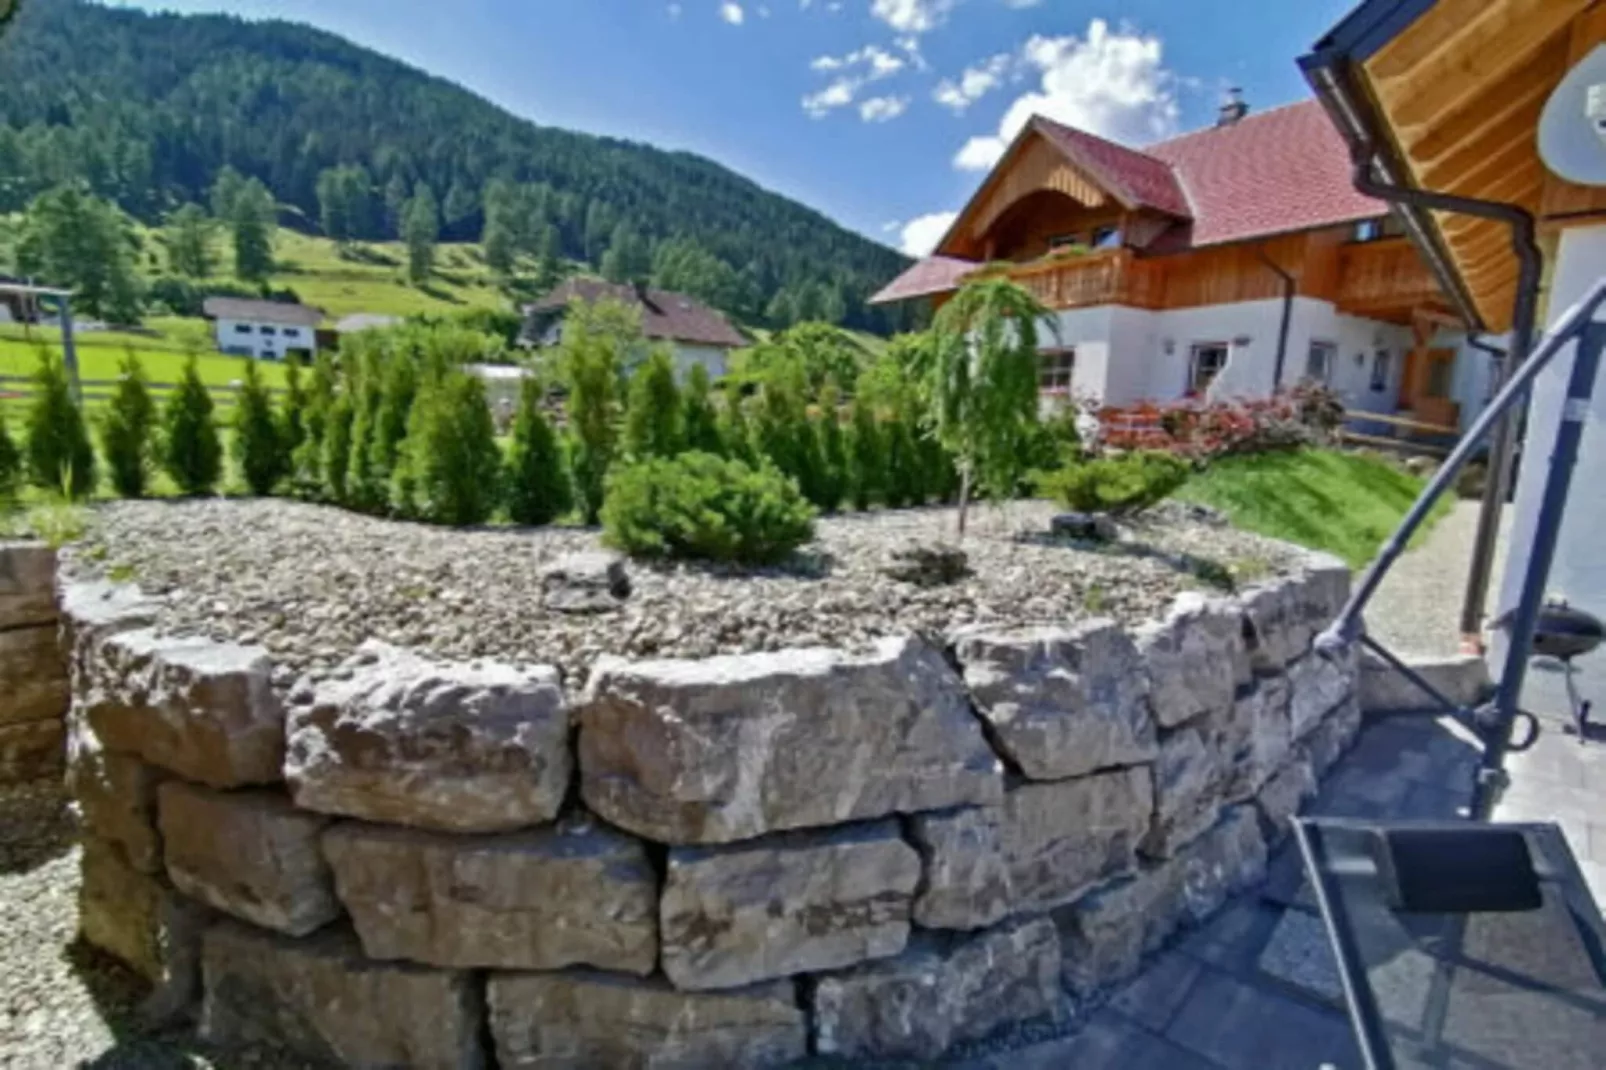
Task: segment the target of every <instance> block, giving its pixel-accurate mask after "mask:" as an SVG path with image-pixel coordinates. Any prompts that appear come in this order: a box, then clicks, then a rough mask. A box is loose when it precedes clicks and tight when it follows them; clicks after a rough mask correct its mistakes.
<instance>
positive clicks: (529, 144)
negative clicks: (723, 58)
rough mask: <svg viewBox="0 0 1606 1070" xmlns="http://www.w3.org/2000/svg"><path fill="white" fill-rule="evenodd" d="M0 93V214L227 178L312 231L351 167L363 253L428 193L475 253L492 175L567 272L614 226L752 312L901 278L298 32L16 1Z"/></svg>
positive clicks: (886, 261)
mask: <svg viewBox="0 0 1606 1070" xmlns="http://www.w3.org/2000/svg"><path fill="white" fill-rule="evenodd" d="M0 86H4V90H3V91H0V212H5V211H11V210H16V209H17V208H20V207H21V206H22V205H23V204H25V203H26V201H27V200H28V198H30V197H31V196H32V195H33V194H35V193H37V192H38V191H39V190H40V189H43V188H47V187H49V186H50V185H53V184H54V183H56V182H59V181H61V180H63V179H65V178H70V177H82V178H84V179H86V180H87V181H88V182H89V183H90V185H91V186H92V187H93V188H94V189H95V190H96V192H98V193H100V194H102V195H103V196H108V197H111V198H113V199H115V200H116V201H117V202H118V203H119V204H121V205H122V206H123V207H124V208H125V209H127V210H128V211H130V212H131V213H133V214H134V215H135V216H137V217H139V218H141V219H144V220H147V221H154V220H156V219H158V218H159V217H160V216H161V215H162V214H163V213H164V212H166V211H167V210H169V209H171V208H172V207H173V206H174V205H177V204H180V203H183V202H185V201H201V202H204V200H205V192H206V190H207V188H208V186H209V185H210V184H211V183H212V181H213V180H214V178H215V177H216V175H217V173H218V171H219V170H220V169H221V168H222V167H223V166H224V165H230V166H233V167H234V168H236V169H238V170H240V171H242V172H244V173H246V174H248V175H254V176H256V177H258V178H260V179H262V180H263V181H264V182H265V183H267V185H268V186H269V188H270V189H272V190H273V192H274V194H275V195H276V196H277V198H278V199H279V200H280V202H281V203H282V204H283V205H285V206H286V208H287V210H288V213H289V218H290V219H291V220H292V221H294V217H295V216H296V215H299V216H300V217H301V221H300V225H301V226H303V227H305V228H307V229H313V228H314V226H315V223H314V221H316V220H317V219H318V199H317V182H318V176H319V174H320V173H321V172H323V171H324V170H325V169H327V168H332V167H335V166H340V165H347V164H356V165H361V166H362V167H364V168H366V170H367V172H368V175H369V177H370V179H371V182H372V185H371V198H372V211H371V212H369V213H367V215H368V221H367V222H366V223H365V224H364V227H363V229H364V230H365V233H364V234H362V235H361V236H363V237H366V238H372V239H380V238H388V237H391V236H393V235H394V232H395V215H396V209H397V207H398V198H399V197H401V196H405V195H406V194H407V193H408V192H410V191H411V190H413V189H414V188H415V187H416V184H417V183H419V182H425V183H428V184H429V185H430V187H431V188H432V190H433V191H434V193H435V195H436V197H437V198H439V199H440V200H441V201H442V203H443V204H444V205H445V207H446V209H447V210H446V220H445V222H446V229H445V232H444V234H445V236H446V237H448V238H455V239H473V238H477V237H478V236H479V229H480V227H481V225H482V218H483V217H482V215H481V197H482V194H483V191H484V189H485V185H486V183H487V182H489V181H490V180H491V179H493V178H501V179H506V180H509V181H512V182H516V183H520V184H524V185H528V186H530V187H532V189H533V190H534V191H535V193H536V196H535V197H534V198H533V199H532V203H533V204H534V205H535V206H536V210H537V211H538V212H539V213H540V214H541V215H542V216H544V217H545V221H546V222H547V223H549V224H550V225H551V226H552V227H553V228H554V230H555V233H556V237H557V241H558V244H559V251H560V252H561V253H563V254H564V255H567V256H570V257H574V258H576V259H585V260H588V261H591V262H593V263H595V262H597V261H598V260H599V259H600V256H601V253H602V252H603V251H605V249H606V247H607V244H608V243H609V241H610V240H611V238H612V236H613V235H614V233H615V230H616V228H618V227H619V224H621V223H623V224H625V228H626V229H632V230H634V231H635V232H637V233H638V234H639V235H640V236H641V237H644V238H645V239H647V241H648V242H649V243H652V244H654V245H656V244H659V243H662V242H664V241H667V240H669V239H672V238H690V239H691V240H693V241H695V243H696V244H697V245H699V246H701V247H702V248H703V249H705V250H707V251H708V252H711V253H713V254H714V255H715V256H717V257H718V258H720V259H721V260H723V261H724V262H725V263H726V264H728V265H729V266H730V268H732V269H733V270H734V271H735V272H737V273H738V277H739V279H740V289H741V292H742V298H741V300H742V301H743V302H745V303H746V304H747V305H749V306H750V307H749V309H748V310H747V311H751V312H755V313H762V311H763V309H764V308H765V307H766V306H767V305H768V304H769V302H770V299H771V298H773V297H774V296H775V295H776V294H777V293H778V292H780V291H783V290H786V291H788V292H789V294H791V295H792V296H791V297H789V299H788V300H789V301H791V302H793V303H796V302H798V301H802V302H804V303H806V304H808V303H813V304H819V303H821V302H823V303H824V304H825V305H826V306H829V305H830V304H831V303H832V302H833V301H835V300H837V299H840V300H841V301H842V302H843V304H844V305H845V307H846V309H847V321H848V322H850V323H854V324H856V325H861V326H877V325H880V324H879V323H878V319H877V314H876V313H874V312H873V311H867V310H866V309H864V307H863V304H862V302H863V298H864V297H865V296H866V295H867V294H869V293H870V292H873V290H874V289H875V288H876V287H878V286H880V285H881V284H882V283H884V282H885V281H886V280H887V279H888V278H890V277H892V276H893V275H894V274H896V273H897V272H898V271H899V270H901V269H902V267H903V266H904V265H905V263H906V261H905V260H904V258H903V257H902V256H900V255H899V254H898V253H895V252H893V251H892V250H890V249H887V248H885V247H883V246H880V245H877V244H876V243H874V242H871V241H869V240H867V239H865V238H863V237H861V236H859V235H857V234H854V233H852V232H850V231H848V230H846V229H844V228H842V227H840V226H838V225H836V224H835V223H833V222H831V221H830V220H829V219H827V218H826V217H825V216H823V215H821V214H820V213H818V212H815V211H813V210H811V209H808V208H806V207H804V206H802V205H800V204H797V203H796V202H793V201H790V200H788V199H786V198H784V197H782V196H780V195H778V194H774V193H771V192H769V191H767V190H764V189H762V188H761V187H759V186H758V185H756V184H755V183H753V182H751V181H749V180H747V179H745V178H742V177H741V176H739V175H737V174H735V173H733V172H731V171H729V170H727V169H726V168H724V167H721V166H719V165H718V164H715V163H713V162H712V161H710V160H707V159H704V158H702V157H698V156H695V155H692V154H690V153H681V152H665V151H662V150H659V149H655V148H652V147H650V146H646V145H641V144H636V143H632V142H626V141H619V140H614V139H608V138H599V137H594V136H590V135H586V134H579V133H574V132H571V131H565V130H559V129H554V128H550V127H542V126H537V125H536V124H534V123H531V122H528V121H526V120H523V119H520V118H518V117H516V116H514V115H512V114H510V113H508V112H506V111H504V110H502V109H501V108H498V107H496V106H495V105H493V104H491V103H489V102H488V101H485V100H483V99H482V98H480V97H477V96H475V95H474V94H472V93H470V92H468V91H467V90H465V89H463V88H461V87H459V86H456V85H453V84H452V83H449V82H447V81H445V80H443V79H440V78H435V77H433V76H430V75H428V74H425V73H424V72H421V71H419V70H416V69H415V68H412V67H409V66H407V65H406V64H403V63H400V62H398V61H396V60H393V59H390V58H388V57H385V56H382V55H380V54H378V53H376V52H373V51H371V50H369V49H365V48H362V47H359V46H357V45H354V44H352V43H350V42H348V41H345V40H343V39H341V38H339V37H336V36H334V35H332V34H328V33H324V32H322V31H318V30H314V29H311V28H308V27H305V26H300V25H294V24H289V23H281V22H266V23H248V22H245V21H242V20H240V19H237V18H233V17H228V16H213V15H204V16H203V15H183V16H181V15H169V14H162V15H152V14H146V13H143V12H139V11H131V10H122V9H109V8H103V7H99V6H95V5H92V4H88V3H84V2H81V0H29V2H28V3H26V4H25V5H24V6H23V10H22V13H21V15H20V16H19V17H18V19H17V20H16V22H15V24H14V25H13V26H12V27H11V29H10V32H9V33H8V34H6V36H5V37H4V39H3V40H0Z"/></svg>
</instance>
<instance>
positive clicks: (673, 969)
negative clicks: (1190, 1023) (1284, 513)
mask: <svg viewBox="0 0 1606 1070" xmlns="http://www.w3.org/2000/svg"><path fill="white" fill-rule="evenodd" d="M1348 586H1349V573H1348V570H1347V569H1345V568H1344V566H1343V565H1342V564H1340V563H1339V562H1337V561H1334V560H1332V559H1327V558H1312V559H1311V560H1310V563H1309V566H1308V568H1307V569H1306V571H1305V572H1304V573H1303V574H1301V575H1299V576H1297V577H1294V578H1291V579H1286V580H1279V581H1276V582H1274V583H1270V584H1268V585H1265V586H1263V587H1260V588H1257V589H1255V590H1253V591H1250V592H1248V593H1246V594H1244V595H1243V596H1242V597H1239V598H1232V599H1228V598H1208V597H1205V596H1203V595H1198V594H1189V595H1184V596H1183V597H1181V598H1179V599H1178V600H1177V603H1176V605H1175V607H1174V609H1173V611H1172V612H1171V614H1170V615H1169V616H1168V617H1167V618H1166V619H1165V620H1163V621H1155V622H1153V623H1151V624H1149V625H1147V626H1145V627H1141V628H1137V629H1134V630H1127V629H1124V628H1121V627H1118V626H1116V625H1114V624H1112V623H1109V622H1098V621H1095V622H1087V623H1078V624H1075V625H1070V626H1066V627H1063V628H1032V629H1018V630H1010V629H990V628H977V629H971V630H968V631H966V632H965V633H963V634H961V635H957V636H954V637H952V638H951V641H950V642H949V643H948V644H947V645H946V647H939V646H936V645H933V644H932V643H931V642H929V641H928V640H925V639H922V638H918V637H913V636H906V637H897V638H889V639H885V640H882V641H880V642H878V643H875V644H873V645H872V646H870V647H869V648H866V649H863V650H854V651H843V650H832V649H812V650H790V651H783V652H778V653H771V654H755V655H747V656H738V657H718V658H710V659H706V660H696V661H636V662H630V661H623V660H613V659H607V660H604V661H603V662H602V663H601V664H599V665H598V666H597V668H596V670H595V672H594V673H593V675H592V678H591V680H590V681H589V683H588V685H587V687H586V689H585V691H584V692H583V693H581V694H569V695H565V694H564V693H563V692H562V690H561V688H560V685H559V681H558V677H557V674H556V673H554V672H552V671H551V670H548V669H536V670H533V671H519V670H516V669H514V668H512V667H509V666H504V665H497V664H491V663H474V664H445V663H441V662H437V661H433V660H431V659H429V658H426V657H423V656H420V655H417V654H413V653H410V652H406V651H400V650H396V649H393V648H389V647H384V646H380V645H370V646H368V647H365V648H364V649H363V650H362V651H361V652H360V653H359V654H358V655H357V656H356V657H355V658H353V659H352V660H351V662H350V663H348V664H347V665H346V666H344V667H343V668H342V669H340V670H339V671H338V672H337V673H336V674H335V675H334V676H333V677H332V678H330V679H328V680H324V681H321V682H317V683H313V682H305V683H302V684H299V685H297V686H296V687H295V688H294V689H293V691H292V692H291V694H290V695H289V696H288V699H287V700H285V701H281V699H280V697H279V696H278V695H277V694H276V693H275V691H274V689H273V688H272V686H270V680H271V676H272V666H271V664H270V662H269V659H268V657H267V656H266V654H265V653H263V652H262V651H261V650H258V649H255V648H250V647H242V646H238V645H233V644H226V643H216V642H211V641H207V640H198V639H178V638H171V637H164V636H162V635H159V634H157V633H156V632H154V631H153V630H151V628H150V627H149V624H150V619H151V613H150V610H151V607H150V605H149V603H147V602H146V601H145V600H144V599H143V598H142V597H141V596H140V594H139V592H138V591H136V590H133V589H131V588H127V587H114V586H108V585H101V584H74V585H71V586H67V587H65V588H64V589H63V590H62V592H61V595H60V603H61V607H62V613H63V615H64V618H65V620H64V624H65V627H64V629H63V634H64V635H65V636H66V637H67V642H68V644H69V654H70V658H69V663H70V667H71V676H72V712H71V714H70V716H69V724H70V747H69V753H70V769H69V783H70V784H71V787H72V790H73V793H74V794H75V796H76V797H77V799H78V802H79V805H80V808H81V810H82V814H83V819H84V826H85V829H86V842H85V845H84V854H83V892H82V896H83V898H82V904H81V906H82V911H81V924H82V929H83V934H84V936H85V937H86V938H87V939H88V940H89V941H90V942H91V943H93V944H96V945H98V946H100V947H102V948H104V949H106V950H107V951H110V952H111V953H113V954H115V955H117V956H119V957H120V958H122V959H124V960H125V961H127V962H128V963H129V964H130V965H131V966H133V967H134V968H136V969H137V970H139V971H141V972H142V973H144V974H145V975H146V976H148V977H150V978H151V979H152V981H153V982H155V983H156V985H157V989H156V992H157V994H156V996H155V997H154V1004H153V1010H156V1011H158V1012H163V1013H166V1012H173V1011H178V1010H182V1009H184V1008H186V1007H197V1008H198V1014H199V1017H198V1021H199V1028H200V1031H201V1032H202V1034H203V1035H204V1036H205V1037H206V1038H207V1039H209V1040H212V1041H214V1042H219V1043H225V1044H226V1043H231V1042H236V1041H249V1040H264V1039H266V1040H271V1041H274V1042H277V1043H281V1044H286V1045H288V1046H290V1047H291V1048H293V1049H296V1050H299V1051H300V1052H302V1053H304V1054H306V1055H307V1056H309V1057H313V1058H320V1059H329V1060H333V1061H335V1062H339V1063H344V1064H347V1065H352V1066H382V1065H408V1066H417V1067H443V1068H444V1067H451V1068H460V1067H478V1066H482V1065H485V1064H486V1063H487V1062H488V1061H489V1060H490V1058H491V1057H492V1054H493V1052H492V1051H491V1050H490V1049H492V1048H494V1058H495V1065H498V1066H500V1067H503V1068H504V1070H511V1068H516V1067H543V1068H549V1067H558V1066H575V1067H591V1066H627V1067H645V1066H715V1065H742V1066H759V1065H774V1064H784V1063H787V1062H789V1061H791V1060H794V1059H797V1058H799V1057H802V1056H804V1055H806V1054H809V1053H817V1054H822V1055H840V1056H846V1057H861V1056H867V1057H869V1056H873V1057H895V1058H902V1057H906V1058H915V1059H929V1058H932V1057H935V1056H937V1055H940V1054H941V1053H942V1052H943V1051H945V1050H946V1049H948V1048H949V1047H950V1046H952V1045H954V1044H956V1043H959V1042H962V1041H965V1040H970V1039H977V1038H981V1037H984V1036H986V1035H988V1034H989V1033H991V1032H993V1031H995V1030H997V1029H999V1028H1001V1027H1004V1026H1008V1025H1011V1024H1015V1023H1019V1022H1022V1021H1025V1020H1041V1021H1045V1022H1058V1021H1063V1020H1064V1019H1065V1018H1066V1017H1067V1016H1069V1015H1071V1014H1073V1013H1075V1010H1076V1008H1077V1006H1078V1005H1079V1003H1080V1002H1081V1001H1082V1000H1083V999H1084V998H1085V997H1087V996H1089V995H1091V994H1093V993H1095V992H1096V991H1098V990H1100V989H1102V988H1104V987H1106V986H1108V985H1110V984H1112V983H1114V982H1117V981H1119V980H1121V979H1122V978H1124V977H1126V976H1128V975H1130V974H1131V973H1133V972H1134V971H1135V970H1136V969H1137V968H1138V965H1139V962H1140V959H1141V958H1142V957H1143V956H1144V955H1145V954H1146V953H1148V952H1150V951H1152V950H1153V949H1155V948H1156V947H1158V946H1159V945H1160V944H1161V943H1162V942H1164V941H1165V940H1166V939H1167V938H1168V937H1169V936H1170V935H1171V934H1172V933H1173V932H1174V931H1175V930H1176V929H1178V928H1179V927H1180V926H1185V925H1188V924H1190V923H1193V922H1197V921H1198V920H1200V919H1203V918H1204V917H1206V916H1207V915H1209V914H1210V913H1211V912H1212V911H1214V910H1215V909H1217V908H1218V907H1219V906H1220V905H1221V904H1222V903H1223V902H1224V901H1225V899H1226V898H1227V897H1228V896H1229V895H1230V894H1232V893H1233V892H1234V891H1235V890H1237V889H1239V888H1242V887H1243V886H1245V885H1248V884H1250V883H1252V882H1254V881H1255V880H1257V879H1259V878H1260V876H1261V875H1262V874H1263V873H1264V870H1265V866H1266V857H1267V851H1268V849H1269V846H1270V845H1271V844H1272V843H1273V842H1274V841H1275V840H1276V839H1277V838H1278V837H1279V836H1281V835H1283V834H1284V832H1285V831H1286V830H1287V828H1288V824H1289V821H1290V819H1291V817H1292V815H1293V814H1294V812H1295V811H1296V810H1297V809H1298V808H1299V806H1300V804H1301V802H1302V801H1303V800H1305V799H1306V798H1307V797H1308V796H1309V795H1310V794H1311V793H1312V792H1313V791H1314V790H1315V786H1316V783H1317V780H1318V778H1319V777H1320V775H1321V774H1322V773H1323V772H1325V771H1326V769H1327V768H1328V767H1329V766H1331V765H1332V764H1333V762H1335V761H1336V760H1337V758H1338V756H1339V754H1340V753H1342V751H1343V750H1344V748H1345V747H1346V746H1348V745H1349V743H1350V741H1351V740H1352V739H1353V737H1354V735H1355V734H1356V732H1357V731H1358V729H1359V724H1360V710H1359V706H1358V705H1357V701H1356V678H1357V670H1356V665H1355V664H1354V662H1353V661H1346V662H1337V663H1334V662H1328V661H1324V660H1321V659H1319V658H1318V657H1317V656H1316V655H1314V654H1313V653H1311V651H1310V643H1311V638H1312V636H1313V634H1314V632H1315V630H1316V629H1317V628H1318V627H1320V626H1321V625H1322V624H1324V623H1325V622H1326V621H1327V620H1329V619H1331V618H1332V617H1333V615H1334V614H1335V613H1336V612H1337V610H1338V608H1339V606H1340V605H1341V604H1342V602H1343V600H1344V597H1345V595H1346V594H1347V592H1348ZM5 589H6V588H4V587H0V591H4V590H5Z"/></svg>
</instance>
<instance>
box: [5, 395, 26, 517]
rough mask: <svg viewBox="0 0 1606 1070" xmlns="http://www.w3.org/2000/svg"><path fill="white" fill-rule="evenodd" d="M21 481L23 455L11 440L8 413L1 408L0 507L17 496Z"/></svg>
mask: <svg viewBox="0 0 1606 1070" xmlns="http://www.w3.org/2000/svg"><path fill="white" fill-rule="evenodd" d="M21 482H22V455H21V454H20V453H18V452H17V444H16V443H15V442H12V441H11V432H10V431H8V430H6V414H5V412H4V410H0V509H3V508H4V507H5V506H6V505H7V503H9V502H10V501H11V500H12V499H13V498H15V497H16V495H17V488H18V484H20V483H21Z"/></svg>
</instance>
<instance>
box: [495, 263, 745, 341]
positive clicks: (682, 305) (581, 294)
mask: <svg viewBox="0 0 1606 1070" xmlns="http://www.w3.org/2000/svg"><path fill="white" fill-rule="evenodd" d="M574 298H579V299H580V300H581V301H584V302H585V303H586V304H591V303H593V302H595V301H600V300H604V299H609V298H611V299H612V300H615V301H619V302H621V303H623V304H626V305H631V306H634V307H636V308H639V309H640V310H641V329H642V333H644V334H645V335H646V336H647V337H648V338H659V339H664V340H667V341H671V342H687V343H690V344H693V345H708V346H724V347H727V348H734V347H737V346H745V345H746V344H747V339H745V338H743V337H742V336H741V334H739V333H738V332H737V330H736V328H734V327H732V326H731V325H730V321H728V320H727V319H726V318H725V317H724V316H723V315H722V314H721V313H719V312H717V311H716V310H714V309H712V308H709V307H708V306H707V305H705V304H703V303H702V302H701V301H698V300H697V299H696V298H694V297H688V296H687V295H685V294H681V293H673V292H671V291H669V290H652V289H641V290H637V289H636V287H634V286H627V285H624V284H621V283H612V282H606V281H604V280H602V279H570V280H568V281H567V282H565V283H564V284H563V285H561V286H559V287H558V288H557V289H555V290H553V291H552V292H551V293H549V294H547V295H546V296H545V297H543V298H541V299H540V300H539V301H537V302H535V303H534V304H532V305H526V306H525V308H524V312H525V314H526V315H529V314H530V313H534V312H553V311H557V310H558V309H562V308H566V307H568V304H569V302H570V301H571V300H572V299H574Z"/></svg>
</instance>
